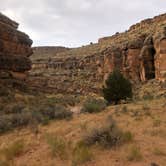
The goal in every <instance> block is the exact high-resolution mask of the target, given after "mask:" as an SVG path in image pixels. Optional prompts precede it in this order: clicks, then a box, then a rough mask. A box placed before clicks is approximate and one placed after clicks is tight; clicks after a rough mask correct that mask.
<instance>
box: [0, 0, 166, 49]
mask: <svg viewBox="0 0 166 166" xmlns="http://www.w3.org/2000/svg"><path fill="white" fill-rule="evenodd" d="M0 1H1V2H0V11H1V12H2V13H4V14H6V15H7V16H9V17H10V18H12V19H14V20H15V21H17V22H18V23H19V24H20V26H19V29H20V30H21V31H24V32H26V33H27V34H28V35H29V36H30V38H31V39H32V40H33V45H34V46H38V45H50V46H51V45H61V46H68V47H77V46H81V45H85V44H88V43H90V42H97V39H98V38H100V37H103V36H110V35H112V34H114V33H116V32H122V31H125V30H126V29H128V28H129V26H130V25H132V24H135V23H136V22H138V21H141V20H142V19H145V18H149V17H153V16H155V15H158V14H161V13H165V12H166V0H0Z"/></svg>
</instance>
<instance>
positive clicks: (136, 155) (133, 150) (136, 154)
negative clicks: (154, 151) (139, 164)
mask: <svg viewBox="0 0 166 166" xmlns="http://www.w3.org/2000/svg"><path fill="white" fill-rule="evenodd" d="M142 158H143V156H142V154H141V151H140V148H139V147H137V146H134V145H133V146H131V147H130V151H129V154H128V155H127V159H128V160H129V161H140V160H142Z"/></svg>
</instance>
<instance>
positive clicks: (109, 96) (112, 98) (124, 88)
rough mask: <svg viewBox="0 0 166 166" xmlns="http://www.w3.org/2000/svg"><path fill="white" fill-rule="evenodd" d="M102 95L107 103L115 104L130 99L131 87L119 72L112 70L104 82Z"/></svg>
mask: <svg viewBox="0 0 166 166" xmlns="http://www.w3.org/2000/svg"><path fill="white" fill-rule="evenodd" d="M103 95H104V98H105V99H106V100H107V101H108V102H109V103H111V102H115V104H117V103H118V102H119V101H120V100H126V99H127V98H131V97H132V85H131V83H130V81H129V80H128V79H126V78H124V77H123V75H122V74H121V73H120V71H119V70H114V71H113V72H112V73H111V74H110V75H109V77H108V79H107V80H106V81H105V86H103Z"/></svg>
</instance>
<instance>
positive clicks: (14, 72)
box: [0, 13, 32, 85]
mask: <svg viewBox="0 0 166 166" xmlns="http://www.w3.org/2000/svg"><path fill="white" fill-rule="evenodd" d="M17 28H18V23H16V22H15V21H12V20H11V19H9V18H8V17H6V16H4V15H3V14H1V13H0V83H4V84H5V85H7V84H6V81H8V83H9V80H10V83H11V80H25V78H26V77H27V71H28V70H30V69H31V61H30V59H29V56H30V55H31V54H32V49H31V44H32V40H31V39H30V38H29V36H27V35H26V34H25V33H23V32H20V31H18V30H17Z"/></svg>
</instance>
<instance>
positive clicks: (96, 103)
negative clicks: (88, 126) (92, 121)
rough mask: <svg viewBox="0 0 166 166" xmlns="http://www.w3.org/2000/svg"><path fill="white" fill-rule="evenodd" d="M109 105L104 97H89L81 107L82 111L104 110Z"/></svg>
mask: <svg viewBox="0 0 166 166" xmlns="http://www.w3.org/2000/svg"><path fill="white" fill-rule="evenodd" d="M106 106H107V103H106V101H105V100H103V99H95V98H88V99H87V100H86V101H85V102H84V103H83V107H82V109H81V112H89V113H94V112H100V111H102V110H104V109H105V108H106Z"/></svg>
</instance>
